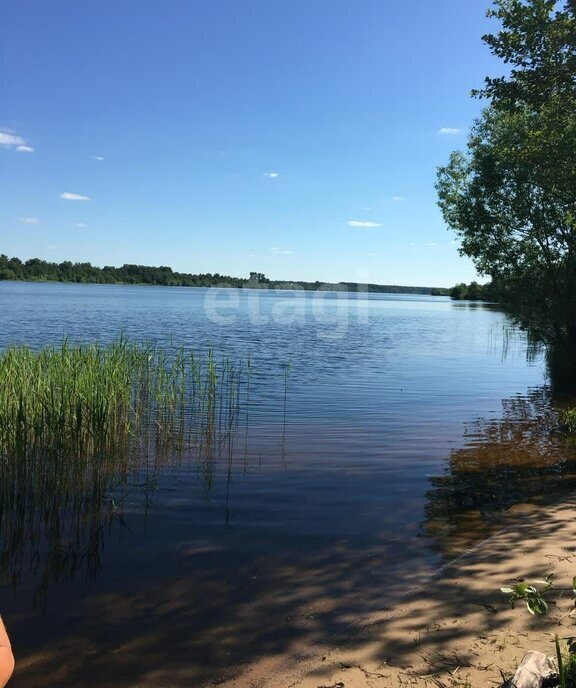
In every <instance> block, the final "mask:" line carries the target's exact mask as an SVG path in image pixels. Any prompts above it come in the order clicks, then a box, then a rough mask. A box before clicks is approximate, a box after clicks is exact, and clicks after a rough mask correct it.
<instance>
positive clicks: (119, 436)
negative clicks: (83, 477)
mask: <svg viewBox="0 0 576 688" xmlns="http://www.w3.org/2000/svg"><path fill="white" fill-rule="evenodd" d="M243 372H244V371H243V368H242V367H241V366H235V365H233V364H231V363H230V362H229V361H223V362H221V363H220V364H218V365H217V364H216V362H215V359H214V356H213V353H212V352H211V351H210V352H208V355H207V357H206V359H205V360H203V361H201V360H199V359H198V358H196V357H195V356H194V354H191V353H188V352H186V351H185V350H183V349H169V350H165V349H161V348H158V347H156V346H154V345H138V344H130V343H128V342H127V341H124V340H120V341H118V342H116V343H114V344H111V345H108V346H104V345H100V344H88V345H70V344H68V343H64V344H63V345H62V346H60V347H49V348H45V349H43V350H41V351H38V352H36V351H33V350H31V349H29V348H27V347H17V348H11V349H8V350H6V351H5V352H3V353H1V354H0V457H1V458H2V460H3V461H4V462H6V461H8V462H10V461H18V460H24V459H30V458H32V457H34V456H36V455H38V453H46V452H48V453H52V454H53V453H57V454H62V453H71V454H74V455H75V456H76V458H77V459H78V460H79V461H81V460H82V459H84V458H86V457H87V456H100V457H102V458H104V457H105V456H108V455H110V454H111V453H115V452H116V451H117V450H118V449H122V450H124V451H141V450H143V449H144V450H146V451H149V450H150V449H154V450H155V451H161V450H173V449H177V448H182V447H183V446H198V445H204V444H206V443H208V444H210V443H212V442H214V441H216V440H218V439H222V437H225V436H227V435H228V434H229V433H230V432H231V431H232V429H233V427H234V424H235V423H236V421H237V411H238V394H239V388H240V384H241V381H242V377H243ZM151 442H153V443H154V446H151Z"/></svg>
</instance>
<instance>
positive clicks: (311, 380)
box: [0, 282, 576, 687]
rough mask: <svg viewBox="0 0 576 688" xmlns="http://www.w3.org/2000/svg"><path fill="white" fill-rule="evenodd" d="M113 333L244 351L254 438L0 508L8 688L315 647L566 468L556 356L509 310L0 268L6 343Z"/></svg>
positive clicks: (137, 674)
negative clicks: (90, 490) (48, 277)
mask: <svg viewBox="0 0 576 688" xmlns="http://www.w3.org/2000/svg"><path fill="white" fill-rule="evenodd" d="M120 335H123V336H125V337H126V338H128V339H131V340H138V341H142V340H146V341H153V342H156V343H158V344H160V345H161V346H166V347H168V346H172V345H177V346H184V347H186V348H188V349H191V350H192V349H193V350H195V351H197V352H198V353H199V354H200V355H203V354H205V353H206V351H207V350H208V348H209V347H212V348H213V350H214V351H215V353H216V355H217V357H218V358H221V357H228V358H230V359H231V360H233V361H239V362H245V361H248V359H250V365H251V371H252V372H251V380H250V386H249V389H245V390H244V393H243V396H242V402H241V406H242V408H241V411H242V415H241V422H240V424H239V429H238V433H237V436H236V437H235V439H234V441H233V442H231V443H230V444H229V445H228V446H227V447H226V449H225V451H223V452H222V455H221V456H217V457H213V459H214V460H213V461H211V464H210V471H209V474H207V472H206V470H205V468H206V467H205V465H202V462H200V463H199V462H198V461H197V460H196V459H193V458H191V457H186V456H184V457H182V456H179V457H173V460H171V458H170V457H168V459H167V460H165V461H164V462H163V463H162V465H157V464H155V465H154V467H153V470H152V474H149V473H147V479H146V480H142V479H141V476H140V475H138V476H135V477H134V478H130V479H128V480H127V481H125V483H123V487H122V490H121V491H120V490H118V493H116V492H115V491H114V490H112V492H111V493H110V494H109V495H106V498H105V499H100V497H98V499H96V498H94V499H92V501H91V502H90V509H89V510H88V511H85V510H84V509H78V510H77V511H78V513H70V511H69V510H67V511H65V512H64V511H60V510H59V508H58V503H57V500H54V499H53V497H54V495H46V494H43V493H42V490H38V491H37V493H35V499H37V500H38V504H39V508H38V510H37V511H36V512H35V516H34V518H31V517H29V515H27V514H26V513H16V512H13V511H11V510H10V509H9V508H6V507H5V506H3V508H2V511H1V512H0V535H1V536H2V550H1V557H0V575H1V582H2V587H1V603H0V604H1V610H2V614H3V616H5V618H6V621H7V624H8V626H9V629H10V631H11V634H12V636H13V642H14V646H15V652H16V656H17V658H18V660H19V671H18V672H17V674H16V676H15V678H14V682H13V685H14V686H31V685H33V686H35V687H41V686H109V687H112V686H123V687H125V686H134V687H135V686H168V685H169V686H190V685H194V686H202V685H213V684H214V683H215V682H218V681H221V680H223V679H225V678H226V677H227V676H230V675H234V674H235V673H236V672H239V671H241V670H242V666H243V665H245V664H247V663H249V662H250V661H253V660H255V659H259V658H262V657H264V656H275V655H279V654H282V653H290V652H297V651H299V649H301V648H302V646H303V645H305V646H307V647H313V646H315V645H321V644H322V643H323V642H325V640H326V638H328V637H330V636H331V635H333V634H334V633H337V632H339V631H341V630H342V629H343V628H345V627H347V626H348V625H350V624H354V623H358V622H360V621H361V620H362V619H363V618H365V617H366V616H367V615H369V614H371V613H374V612H377V611H379V610H381V609H382V608H384V607H385V606H386V605H390V604H393V603H394V600H395V599H398V598H399V596H401V595H402V594H405V592H406V591H407V589H408V587H409V586H410V585H413V584H415V583H417V582H418V581H421V580H423V579H424V578H425V577H426V576H427V575H430V574H431V573H432V572H434V571H436V570H437V569H438V568H440V567H441V566H443V565H444V564H445V563H446V562H448V561H449V560H450V559H451V558H453V557H455V556H457V555H458V554H459V553H461V552H462V551H465V550H466V548H469V547H471V546H473V545H474V544H476V543H477V542H478V541H480V540H481V539H482V538H483V537H485V536H486V535H487V534H489V533H490V532H491V528H493V527H494V524H495V523H497V522H498V519H499V517H500V515H501V513H502V511H503V510H505V509H508V508H510V507H513V506H514V505H515V504H520V503H525V502H537V501H538V500H539V499H540V498H541V497H542V495H544V494H546V493H547V492H549V491H551V490H553V489H556V488H557V486H558V483H559V481H561V482H562V483H563V484H572V483H571V482H570V481H572V479H573V474H574V470H573V469H574V459H575V458H576V452H575V451H574V447H573V446H571V445H569V444H565V443H563V441H562V439H561V437H560V436H559V435H558V434H557V433H556V432H555V429H556V425H557V417H556V411H555V403H556V402H554V401H553V400H552V399H551V397H550V392H549V389H548V386H547V384H546V374H545V365H544V360H543V357H542V356H541V355H532V356H527V350H528V347H527V343H526V340H525V338H524V336H523V334H522V333H519V332H517V331H515V330H514V328H513V327H512V325H511V323H510V322H509V321H508V319H507V317H506V316H505V315H504V314H503V313H502V312H501V311H499V310H498V308H496V307H495V306H491V305H487V304H477V303H467V302H452V301H450V300H449V299H448V298H445V297H432V296H412V295H387V294H386V295H385V294H356V293H352V294H347V293H344V292H314V293H312V292H296V291H294V292H290V291H267V290H224V289H191V288H169V287H143V286H116V285H113V286H112V285H69V284H48V283H45V284H41V283H16V282H0V348H5V347H8V346H11V345H15V344H22V343H25V344H28V345H30V346H31V347H34V348H38V347H42V346H44V345H48V344H59V343H61V342H62V341H63V340H64V339H65V338H68V339H69V340H70V341H72V342H76V341H83V342H84V341H96V340H97V341H101V342H106V341H114V340H116V339H117V338H118V337H119V336H120ZM145 468H146V471H149V470H150V467H149V466H146V467H145ZM1 479H3V476H1V475H0V480H1ZM63 479H64V478H63ZM6 487H10V486H6V485H5V486H4V488H6ZM84 503H85V502H84ZM111 505H113V508H112V507H111ZM32 521H34V522H32ZM31 533H34V539H33V541H32V539H31V535H30V534H31Z"/></svg>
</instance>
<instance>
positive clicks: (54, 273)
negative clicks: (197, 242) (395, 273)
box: [0, 254, 450, 296]
mask: <svg viewBox="0 0 576 688" xmlns="http://www.w3.org/2000/svg"><path fill="white" fill-rule="evenodd" d="M0 280H26V281H37V282H42V281H52V282H76V283H80V284H83V283H86V284H87V283H90V284H150V285H157V286H166V287H236V288H239V289H243V288H247V289H266V288H268V289H306V290H316V289H334V290H337V291H363V292H366V291H367V292H379V293H385V294H426V295H434V296H448V295H449V293H450V290H449V289H444V288H436V287H403V286H400V285H386V284H358V283H355V282H338V283H333V284H326V283H323V282H290V281H274V280H270V279H268V278H267V277H266V275H264V274H263V273H261V272H251V273H250V276H249V277H247V278H243V277H230V276H229V275H220V274H219V273H214V274H212V273H205V274H191V273H185V272H174V270H172V268H169V267H165V266H161V267H150V266H148V265H131V264H125V265H123V266H122V267H119V268H117V267H113V266H110V265H107V266H105V267H103V268H99V267H96V266H94V265H92V264H91V263H72V262H71V261H69V260H66V261H64V262H63V263H49V262H48V261H45V260H40V258H30V260H27V261H22V260H20V259H19V258H8V256H6V255H4V254H0Z"/></svg>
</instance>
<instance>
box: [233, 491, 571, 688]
mask: <svg viewBox="0 0 576 688" xmlns="http://www.w3.org/2000/svg"><path fill="white" fill-rule="evenodd" d="M575 515H576V498H568V499H565V500H564V501H563V503H562V504H559V505H556V506H554V505H552V506H540V507H530V508H528V507H527V508H526V509H522V508H517V509H516V510H515V511H514V513H513V514H510V522H509V523H508V525H506V527H504V528H502V529H501V530H500V531H498V532H497V533H495V534H494V535H492V536H491V537H489V538H488V539H486V540H484V541H483V542H482V543H480V544H479V545H478V546H477V547H475V548H474V549H472V550H471V551H469V552H467V553H465V554H463V555H462V556H460V557H458V558H457V559H455V560H454V561H453V562H451V563H450V564H449V565H447V566H446V567H444V568H443V569H442V570H441V571H439V572H437V574H436V575H435V576H434V577H433V578H432V579H431V580H429V581H428V582H427V583H425V584H423V585H420V586H418V588H416V589H413V590H410V591H407V594H406V597H405V598H404V600H403V601H402V602H400V603H399V604H398V605H396V606H394V608H390V609H387V610H383V611H382V613H381V614H378V615H375V616H373V617H371V618H367V619H363V620H362V619H359V620H358V624H357V625H356V627H351V628H350V630H349V631H348V632H346V633H344V634H340V635H339V636H338V637H333V638H331V639H330V640H329V641H328V642H326V644H325V645H317V646H315V647H302V648H301V651H300V652H299V653H298V654H296V655H293V656H290V657H286V656H274V657H266V658H264V659H263V660H262V661H259V662H258V663H256V664H253V665H252V666H250V667H248V668H247V669H246V670H244V671H242V672H240V673H239V674H237V675H236V676H235V677H233V678H231V679H229V680H227V681H225V682H224V683H221V685H224V686H226V687H227V688H272V686H273V687H274V688H374V687H377V686H378V687H380V686H381V687H382V688H384V687H391V686H407V685H409V686H417V687H419V688H420V687H422V688H424V687H428V686H449V687H451V688H457V687H461V688H477V687H479V686H482V687H485V686H498V685H501V683H502V681H503V676H504V677H507V676H510V675H511V674H512V673H513V672H514V670H515V668H516V666H517V665H518V663H519V662H520V660H521V659H522V657H523V655H524V654H525V653H526V652H527V651H529V650H540V651H543V652H546V653H548V654H550V655H554V637H555V635H556V634H558V635H559V636H560V637H561V638H568V637H570V636H571V635H572V634H573V631H574V620H573V619H572V618H570V617H569V616H568V614H569V612H570V610H571V609H572V608H573V600H572V596H571V592H570V591H569V590H568V588H570V585H571V581H572V577H573V576H574V575H575V573H576V519H575ZM551 573H553V574H554V580H555V588H556V589H555V590H554V591H551V593H550V594H549V598H548V599H549V602H550V614H549V615H548V616H546V617H541V616H540V617H535V616H532V615H531V614H529V613H528V611H527V610H526V608H525V606H524V603H520V604H518V605H517V607H516V609H515V610H511V609H510V608H509V606H508V602H507V597H506V595H504V594H503V593H502V592H500V587H502V586H505V585H507V584H509V583H510V582H512V581H513V580H514V579H517V578H518V577H521V578H524V579H526V580H527V581H530V580H532V579H542V578H543V577H545V576H546V575H548V574H551ZM562 588H564V589H565V590H562Z"/></svg>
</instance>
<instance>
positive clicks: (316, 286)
mask: <svg viewBox="0 0 576 688" xmlns="http://www.w3.org/2000/svg"><path fill="white" fill-rule="evenodd" d="M2 283H10V284H71V285H93V286H98V287H162V288H165V287H170V288H172V289H238V290H241V291H244V290H251V291H337V292H348V293H352V294H393V295H394V294H395V295H404V296H436V297H437V296H446V297H447V296H449V293H448V292H449V290H448V289H447V288H446V287H412V286H409V285H407V286H401V285H398V286H396V285H380V284H378V285H372V284H368V285H366V284H359V283H358V284H356V283H352V282H333V283H332V282H272V283H264V284H258V283H254V284H249V283H246V284H244V285H241V286H238V285H235V284H228V283H226V282H222V283H217V284H206V285H202V284H197V285H191V284H153V283H150V282H76V281H74V280H50V279H19V280H14V279H9V280H0V284H2ZM363 287H364V288H363ZM365 287H367V288H365ZM437 290H440V291H442V292H445V293H440V294H438V293H434V292H435V291H437Z"/></svg>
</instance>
